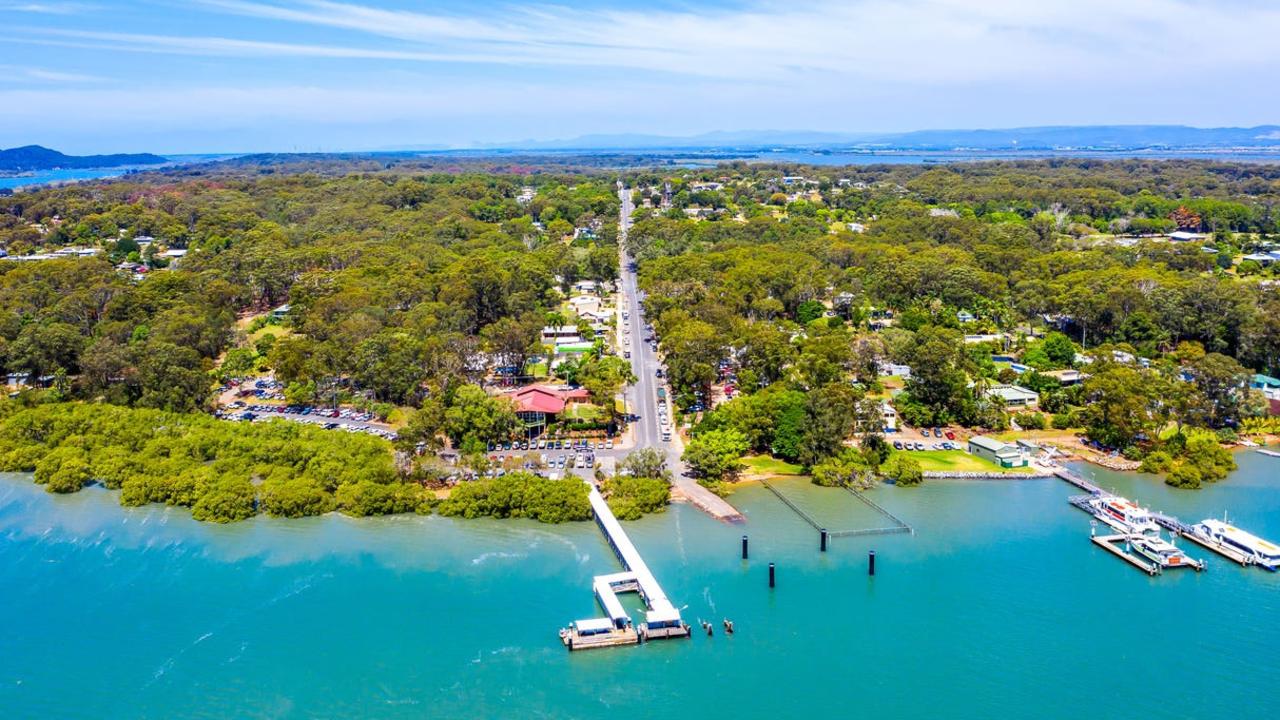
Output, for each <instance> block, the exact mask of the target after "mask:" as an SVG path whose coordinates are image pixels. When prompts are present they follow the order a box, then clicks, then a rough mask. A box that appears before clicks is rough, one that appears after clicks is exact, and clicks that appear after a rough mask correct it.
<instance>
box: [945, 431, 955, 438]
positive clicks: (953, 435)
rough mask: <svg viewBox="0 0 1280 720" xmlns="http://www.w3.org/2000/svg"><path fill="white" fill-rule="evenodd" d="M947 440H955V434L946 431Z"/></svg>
mask: <svg viewBox="0 0 1280 720" xmlns="http://www.w3.org/2000/svg"><path fill="white" fill-rule="evenodd" d="M947 439H948V440H955V439H956V434H955V433H953V432H951V431H950V430H948V431H947Z"/></svg>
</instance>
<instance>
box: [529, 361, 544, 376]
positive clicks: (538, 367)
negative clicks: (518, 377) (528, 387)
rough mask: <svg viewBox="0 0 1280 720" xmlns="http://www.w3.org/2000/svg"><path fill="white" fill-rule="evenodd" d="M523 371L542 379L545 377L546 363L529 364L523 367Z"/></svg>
mask: <svg viewBox="0 0 1280 720" xmlns="http://www.w3.org/2000/svg"><path fill="white" fill-rule="evenodd" d="M524 371H525V372H526V373H528V374H529V375H531V376H533V377H536V378H544V377H546V376H547V363H546V362H536V363H529V364H528V365H527V366H525V369H524Z"/></svg>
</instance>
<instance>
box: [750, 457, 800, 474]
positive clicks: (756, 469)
mask: <svg viewBox="0 0 1280 720" xmlns="http://www.w3.org/2000/svg"><path fill="white" fill-rule="evenodd" d="M742 464H743V465H746V466H747V472H750V473H752V474H753V475H803V474H804V468H802V467H800V466H799V465H793V464H791V463H789V462H787V461H786V460H779V459H778V458H776V457H771V456H769V455H753V456H751V457H745V458H742Z"/></svg>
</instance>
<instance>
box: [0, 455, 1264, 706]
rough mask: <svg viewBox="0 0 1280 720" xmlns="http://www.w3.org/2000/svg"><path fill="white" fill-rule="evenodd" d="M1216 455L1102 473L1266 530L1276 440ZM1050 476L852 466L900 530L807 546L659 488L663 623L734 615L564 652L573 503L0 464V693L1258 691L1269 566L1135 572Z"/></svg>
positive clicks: (296, 698) (480, 696) (944, 697)
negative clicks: (773, 584) (167, 482)
mask: <svg viewBox="0 0 1280 720" xmlns="http://www.w3.org/2000/svg"><path fill="white" fill-rule="evenodd" d="M1240 461H1241V466H1242V468H1241V471H1240V472H1238V473H1236V474H1235V475H1234V476H1233V477H1232V478H1231V479H1230V480H1228V481H1226V482H1224V483H1221V484H1219V485H1216V486H1213V487H1210V488H1208V489H1206V490H1203V491H1201V492H1197V493H1191V492H1182V493H1176V492H1174V491H1172V490H1166V489H1165V488H1164V487H1163V486H1162V485H1160V484H1159V483H1158V481H1156V480H1152V479H1150V478H1143V477H1126V476H1114V477H1110V476H1109V477H1108V478H1107V479H1106V480H1104V483H1105V484H1108V485H1114V486H1117V488H1118V489H1121V490H1123V491H1125V492H1127V493H1129V494H1130V495H1131V496H1133V497H1136V498H1138V499H1140V500H1143V501H1145V502H1148V503H1149V504H1150V505H1152V506H1153V507H1160V508H1162V509H1164V510H1167V511H1176V512H1179V513H1181V514H1182V515H1183V517H1184V519H1199V518H1200V517H1202V516H1207V515H1216V514H1220V513H1221V511H1222V509H1224V508H1226V509H1230V510H1231V511H1232V517H1233V518H1235V519H1237V520H1238V521H1239V522H1240V523H1241V524H1242V525H1244V526H1245V527H1247V528H1249V529H1251V530H1254V531H1256V532H1258V533H1259V534H1262V535H1265V536H1269V537H1272V538H1280V478H1278V472H1277V471H1280V460H1276V459H1272V458H1266V457H1263V456H1260V455H1257V454H1243V455H1241V457H1240ZM779 487H780V488H781V489H782V490H783V491H784V492H786V493H787V494H788V495H789V496H791V497H793V498H796V499H797V501H798V502H801V503H803V505H804V506H805V507H806V508H818V509H820V510H821V512H823V513H824V520H830V522H831V523H832V524H833V529H836V528H835V524H836V523H838V522H844V523H846V525H847V526H848V527H855V526H859V525H866V524H879V523H877V522H875V520H874V518H873V517H872V516H871V515H870V514H868V513H867V511H866V509H865V506H862V505H860V504H857V502H856V501H855V500H854V499H853V498H852V497H851V496H849V495H848V494H847V493H844V492H843V491H839V490H829V489H821V488H815V487H812V486H809V485H806V484H803V483H801V482H784V483H780V484H779ZM1072 491H1073V488H1071V487H1070V486H1068V485H1066V484H1065V483H1062V482H1061V481H1058V480H1028V481H1017V482H1003V481H988V482H934V483H931V484H929V485H926V486H925V487H922V488H918V489H914V490H899V489H894V488H882V489H878V490H876V491H874V493H873V497H875V498H876V499H877V500H878V501H879V502H881V503H882V504H884V505H886V506H887V507H889V508H890V509H891V510H893V511H894V512H896V513H897V514H898V515H900V516H901V517H902V518H903V519H905V520H906V521H907V522H909V523H911V524H912V525H914V526H915V527H916V528H917V534H916V535H915V536H906V535H900V536H883V537H878V538H874V539H864V538H858V539H853V538H840V539H836V540H833V541H832V545H831V551H830V552H828V553H826V554H825V555H823V554H819V553H818V552H817V537H816V533H815V532H814V531H813V530H812V529H811V528H809V527H808V526H807V525H805V524H804V523H803V522H802V521H801V520H800V519H799V518H797V517H796V516H795V515H794V514H792V512H791V511H790V510H789V509H787V508H785V507H784V506H783V505H782V504H781V503H779V502H778V500H777V499H776V498H774V497H773V496H772V495H770V494H769V493H768V491H767V490H765V489H764V488H762V487H758V486H756V487H747V488H744V489H742V490H741V491H739V492H738V493H737V494H736V495H735V496H734V497H733V501H734V502H735V504H737V505H738V506H739V507H740V508H742V509H743V510H744V511H745V512H746V514H747V515H748V522H747V524H746V525H744V526H737V527H735V526H727V525H722V524H720V523H717V522H715V521H713V520H710V519H708V518H706V517H704V516H703V515H701V514H699V513H698V512H697V511H695V510H692V509H690V508H688V507H684V506H678V507H674V508H672V509H671V510H669V511H668V512H667V513H665V514H663V515H660V516H654V517H649V518H646V519H644V520H642V521H639V522H635V523H627V524H626V526H627V528H628V530H629V531H630V532H631V534H632V538H633V540H634V541H635V544H636V545H637V547H639V548H640V550H641V551H642V552H643V553H644V554H645V555H646V558H647V559H648V561H649V564H650V566H651V568H652V569H653V570H654V572H655V574H656V575H657V577H658V579H659V580H660V581H661V582H662V583H663V585H664V587H665V589H666V591H667V594H668V595H669V596H670V597H671V598H672V599H673V600H674V601H675V602H676V603H677V605H685V604H687V608H686V609H685V611H684V612H685V614H686V617H687V618H688V619H689V620H691V621H693V620H696V619H697V618H699V617H704V618H708V619H713V620H716V621H718V620H719V619H720V618H722V617H726V616H727V617H730V618H732V619H733V620H734V621H735V622H736V625H737V629H738V632H737V634H736V635H734V636H732V637H729V636H725V635H723V634H722V633H719V632H717V634H716V636H715V637H714V638H710V639H708V638H705V637H700V636H695V637H694V638H693V639H691V640H688V641H668V642H655V643H651V644H648V645H644V646H641V647H632V648H619V649H613V650H602V651H595V652H583V653H574V654H569V653H567V652H565V651H564V649H563V648H562V647H561V646H560V645H559V642H558V639H557V638H556V636H555V632H556V629H557V628H558V627H560V626H561V625H563V624H564V623H565V622H566V621H568V620H570V619H573V618H576V617H584V616H589V615H595V614H597V613H598V611H597V609H596V607H595V604H594V600H593V598H592V596H591V593H590V589H589V583H590V578H591V576H592V575H594V574H598V573H603V572H613V571H615V570H616V569H617V565H616V561H615V560H614V559H613V557H612V555H611V554H610V552H609V550H608V547H607V546H606V545H605V544H604V542H603V540H602V539H601V537H600V535H599V533H598V531H597V530H596V528H595V526H594V525H593V524H591V523H578V524H573V525H567V526H554V527H551V526H541V525H537V524H534V523H527V522H518V521H510V522H499V521H453V520H448V519H444V518H439V517H396V518H386V519H373V520H355V519H350V518H344V517H340V516H330V517H324V518H314V519H309V520H295V521H277V520H269V519H265V518H259V519H256V520H253V521H250V522H246V523H241V524H237V525H232V526H229V527H218V526H212V525H204V524H200V523H196V522H194V521H192V520H190V519H189V517H187V515H186V513H185V512H183V511H178V510H171V509H166V508H160V507H152V508H143V509H135V510H126V509H122V508H119V507H118V506H117V505H116V498H115V496H114V494H112V493H110V492H108V491H105V490H98V489H90V490H86V491H85V492H82V493H80V494H78V495H75V496H70V497H53V496H49V495H46V494H45V493H44V492H43V490H41V489H40V488H38V487H36V486H34V485H31V484H30V482H29V480H28V478H26V477H24V476H13V475H8V476H0V618H3V622H4V623H5V628H4V630H3V631H2V632H0V717H4V718H90V717H91V718H188V717H200V718H205V717H208V718H310V717H371V718H384V717H385V718H423V717H430V718H500V717H501V718H508V717H519V718H524V717H547V718H598V717H614V716H619V714H622V715H621V716H638V717H645V718H672V717H709V718H711V717H734V718H791V717H798V716H804V715H810V716H812V715H816V714H820V713H821V714H828V715H834V716H837V717H846V716H878V717H906V718H925V717H928V718H933V717H948V718H954V717H959V718H990V717H994V716H1003V717H1037V718H1045V717H1047V718H1066V717H1071V718H1075V717H1079V716H1082V715H1086V714H1087V715H1089V716H1091V717H1098V718H1133V717H1193V716H1213V717H1230V718H1233V720H1236V719H1239V718H1263V717H1267V718H1270V717H1275V716H1276V713H1277V712H1278V711H1280V700H1278V699H1277V698H1276V696H1275V692H1274V690H1275V687H1276V683H1277V681H1278V680H1280V648H1278V646H1277V642H1278V641H1280V627H1278V626H1277V610H1280V601H1278V598H1280V575H1272V574H1269V573H1265V572H1262V571H1260V570H1248V569H1243V568H1239V567H1237V566H1235V565H1232V564H1230V563H1228V562H1227V561H1225V560H1222V559H1220V558H1217V557H1216V556H1210V557H1209V558H1208V559H1209V562H1210V567H1209V570H1208V571H1207V572H1205V573H1202V574H1196V573H1192V572H1186V573H1183V572H1171V573H1168V574H1166V575H1164V576H1162V577H1159V578H1154V579H1153V578H1148V577H1146V576H1145V575H1143V574H1141V573H1139V572H1138V571H1136V570H1134V569H1133V568H1131V567H1129V566H1127V565H1125V564H1124V563H1121V562H1120V561H1118V560H1116V559H1115V558H1112V557H1110V556H1108V555H1107V554H1105V553H1103V552H1102V551H1100V550H1098V549H1096V548H1094V547H1093V546H1092V545H1091V544H1090V543H1089V541H1088V522H1087V518H1086V516H1085V515H1084V514H1083V513H1081V512H1080V511H1078V510H1075V509H1073V508H1071V507H1070V506H1068V505H1067V503H1066V498H1067V497H1068V496H1069V495H1071V494H1072ZM840 529H843V528H840ZM744 532H746V533H748V534H749V535H750V537H751V552H752V559H751V560H750V561H749V562H747V563H743V562H742V561H741V560H740V559H739V557H738V552H739V538H740V536H741V535H742V533H744ZM870 548H874V549H876V550H877V554H878V558H879V560H878V564H877V576H876V577H875V578H873V579H872V578H868V577H867V576H866V554H867V550H868V549H870ZM1192 554H1193V555H1197V556H1199V555H1203V553H1202V552H1200V551H1199V549H1198V548H1197V549H1196V552H1193V553H1192ZM769 561H773V562H776V563H777V564H778V587H777V589H776V590H774V591H772V592H770V591H769V590H768V588H767V587H766V567H767V563H768V562H769ZM717 629H718V628H717Z"/></svg>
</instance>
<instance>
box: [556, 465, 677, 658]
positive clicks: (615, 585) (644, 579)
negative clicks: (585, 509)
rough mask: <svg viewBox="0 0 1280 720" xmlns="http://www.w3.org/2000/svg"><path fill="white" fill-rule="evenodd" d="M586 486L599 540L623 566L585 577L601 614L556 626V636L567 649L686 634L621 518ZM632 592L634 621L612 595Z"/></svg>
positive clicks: (597, 489) (633, 642)
mask: <svg viewBox="0 0 1280 720" xmlns="http://www.w3.org/2000/svg"><path fill="white" fill-rule="evenodd" d="M587 485H588V486H589V487H590V491H589V494H588V499H589V500H590V501H591V512H592V514H593V515H595V519H596V525H597V526H599V528H600V532H602V533H604V538H605V541H606V542H608V543H609V547H610V548H612V549H613V552H614V554H615V555H617V557H618V561H619V562H620V563H622V567H623V572H619V573H611V574H608V575H597V576H596V577H594V578H593V579H592V581H591V589H592V591H593V592H594V593H595V596H596V601H597V602H599V603H600V607H601V609H603V610H604V613H605V616H604V617H598V618H586V619H583V620H575V621H573V622H572V623H570V624H569V626H568V627H566V628H562V629H561V630H560V640H561V642H563V643H564V645H565V647H567V648H568V649H570V650H587V649H591V648H602V647H614V646H618V645H635V644H636V643H640V642H644V641H646V640H657V639H662V638H687V637H689V635H690V629H689V625H688V624H687V623H685V622H684V621H683V620H682V619H681V617H680V611H679V610H678V609H677V608H676V607H675V606H674V605H672V604H671V601H670V600H668V599H667V595H666V593H664V592H663V591H662V586H661V585H659V584H658V580H657V578H655V577H654V576H653V573H652V572H650V571H649V566H648V565H646V564H645V562H644V558H643V557H641V556H640V551H639V550H636V546H635V545H633V544H632V543H631V538H629V537H627V533H626V531H625V530H623V529H622V524H621V523H619V522H618V518H617V517H615V516H614V514H613V511H612V510H610V509H609V504H608V503H607V502H605V499H604V496H603V495H601V494H600V489H599V488H597V487H596V485H595V483H593V482H591V481H587ZM623 592H636V593H639V594H640V598H641V599H642V600H643V601H644V604H645V608H646V611H645V617H644V622H643V623H640V625H639V626H636V625H635V624H634V623H633V622H632V619H631V615H630V613H628V612H627V611H626V608H624V607H623V606H622V602H621V601H620V600H618V594H619V593H623Z"/></svg>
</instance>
